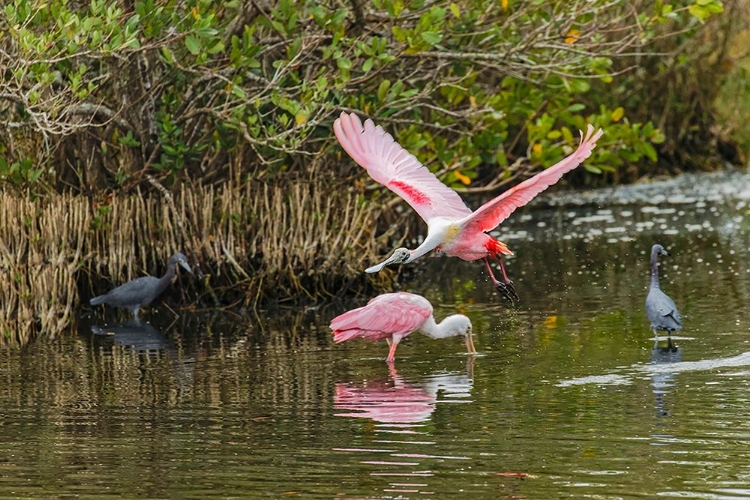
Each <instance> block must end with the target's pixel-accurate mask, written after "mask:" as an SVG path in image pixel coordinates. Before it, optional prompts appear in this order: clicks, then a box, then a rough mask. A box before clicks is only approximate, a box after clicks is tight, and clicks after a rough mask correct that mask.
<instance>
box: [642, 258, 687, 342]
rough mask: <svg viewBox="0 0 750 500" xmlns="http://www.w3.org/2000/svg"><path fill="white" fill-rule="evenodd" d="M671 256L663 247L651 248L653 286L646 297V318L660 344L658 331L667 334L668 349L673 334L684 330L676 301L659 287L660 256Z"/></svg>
mask: <svg viewBox="0 0 750 500" xmlns="http://www.w3.org/2000/svg"><path fill="white" fill-rule="evenodd" d="M660 255H669V252H667V251H666V250H665V249H664V247H663V246H661V245H659V244H656V245H654V246H652V247H651V285H650V286H649V289H648V295H647V296H646V316H648V319H649V321H651V330H653V332H654V337H655V339H656V341H655V342H654V347H656V346H657V344H658V343H659V333H658V330H662V331H665V332H667V342H668V344H667V347H668V348H672V332H679V331H680V330H681V329H682V320H681V318H680V313H679V311H678V310H677V306H676V305H675V303H674V300H672V298H671V297H670V296H669V295H667V294H666V293H664V292H663V291H662V290H661V287H660V286H659V262H658V260H659V256H660Z"/></svg>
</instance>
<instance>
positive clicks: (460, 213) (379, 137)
mask: <svg viewBox="0 0 750 500" xmlns="http://www.w3.org/2000/svg"><path fill="white" fill-rule="evenodd" d="M333 130H334V133H335V134H336V138H337V139H338V140H339V143H341V146H342V147H343V148H344V150H345V151H346V152H347V153H348V154H349V156H351V157H352V159H353V160H354V161H355V162H357V163H358V164H359V165H360V166H362V167H364V168H365V169H366V170H367V172H368V173H369V174H370V177H372V178H373V179H374V180H375V181H377V182H378V183H380V184H382V185H383V186H386V187H387V188H388V189H390V190H391V191H393V192H394V193H396V194H397V195H399V196H400V197H401V198H403V199H404V201H406V202H407V203H408V204H409V205H411V207H412V208H413V209H414V210H415V211H416V212H417V213H418V214H419V215H420V216H421V217H422V219H424V220H425V222H427V226H428V232H427V237H426V238H425V239H424V241H423V242H422V244H421V245H419V246H418V247H417V248H416V249H414V250H407V249H402V248H399V249H396V250H395V251H394V253H393V254H392V255H391V256H390V257H389V258H388V259H386V260H385V261H383V262H381V263H380V264H378V265H375V266H372V267H370V268H368V269H367V272H377V271H380V270H381V269H382V268H383V267H385V266H386V265H388V264H390V263H399V264H403V263H407V262H412V261H413V260H416V259H417V258H419V257H421V256H422V255H424V254H426V253H427V252H429V251H430V250H433V249H436V248H438V249H439V250H441V251H442V252H443V253H445V254H446V255H450V256H454V257H459V258H461V259H463V260H467V261H473V260H479V259H484V261H485V265H486V267H487V271H488V274H489V275H490V278H491V280H492V282H493V284H494V285H495V287H496V288H497V289H498V290H499V291H501V292H502V293H504V294H505V295H506V297H508V298H509V299H510V300H511V301H512V300H513V299H514V298H515V299H517V298H518V295H516V293H515V289H514V288H513V282H512V281H510V279H508V277H507V275H506V273H505V269H504V267H503V264H502V259H501V258H500V257H501V255H502V254H512V252H511V251H510V250H509V249H508V247H507V246H506V245H505V244H504V243H502V242H501V241H498V240H496V239H495V238H493V237H492V236H490V235H489V234H487V231H491V230H492V229H494V228H495V227H497V226H498V225H499V224H500V223H501V222H503V221H504V220H505V219H507V218H508V217H509V216H510V214H512V213H513V211H515V210H516V209H517V208H518V207H522V206H524V205H526V204H527V203H528V202H529V201H531V200H532V199H534V197H536V196H537V195H538V194H539V193H541V192H542V191H544V190H545V189H547V188H548V187H549V186H551V185H553V184H555V183H556V182H557V181H559V180H560V178H561V177H562V176H563V175H564V174H565V173H567V172H569V171H571V170H573V169H574V168H576V167H577V166H578V165H580V164H581V162H583V160H585V159H586V158H588V157H589V156H590V155H591V151H592V150H593V149H594V147H595V146H596V142H597V141H598V140H599V138H600V137H601V135H602V130H598V131H596V132H594V127H593V126H591V125H589V126H588V128H587V131H586V134H585V136H584V134H583V132H581V142H580V144H579V146H578V149H576V150H575V151H574V152H573V153H572V154H571V155H569V156H568V157H566V158H564V159H563V160H561V161H560V162H558V163H557V164H555V165H553V166H551V167H549V168H548V169H546V170H544V171H542V172H540V173H539V174H537V175H535V176H534V177H532V178H530V179H527V180H525V181H523V182H521V183H520V184H518V185H517V186H514V187H512V188H511V189H509V190H507V191H505V192H504V193H502V194H501V195H499V196H497V197H495V198H493V199H492V200H490V201H488V202H487V203H485V204H484V205H482V206H481V207H479V209H477V210H476V211H474V212H472V211H471V209H469V208H468V207H467V206H466V204H465V203H464V202H463V200H461V197H460V196H459V195H458V193H456V192H455V191H454V190H452V189H450V188H449V187H448V186H446V185H445V184H443V183H442V182H440V180H439V179H438V178H437V177H436V176H435V175H434V174H433V173H432V172H430V171H429V170H428V169H427V168H426V167H425V166H424V165H422V164H421V163H420V162H419V160H417V158H416V157H415V156H414V155H412V154H411V153H409V152H407V151H406V150H405V149H403V148H402V147H401V146H400V145H399V144H398V143H397V142H396V141H395V140H394V139H393V137H392V136H391V135H390V134H388V133H387V132H385V130H383V128H382V127H380V126H375V124H374V123H373V122H372V120H370V119H368V120H366V121H365V123H364V125H362V122H361V121H360V119H359V117H357V115H355V114H353V113H349V114H347V113H341V116H340V117H339V118H337V119H336V121H335V122H334V124H333ZM489 258H496V259H498V261H499V262H500V269H501V271H502V273H503V280H504V281H503V282H500V281H498V280H497V279H496V278H495V276H494V274H493V272H492V268H491V267H490V264H489V260H488V259H489Z"/></svg>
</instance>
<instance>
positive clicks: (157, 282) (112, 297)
mask: <svg viewBox="0 0 750 500" xmlns="http://www.w3.org/2000/svg"><path fill="white" fill-rule="evenodd" d="M178 264H179V265H180V266H182V267H183V268H184V269H185V270H186V271H187V272H189V273H190V274H193V270H192V269H190V266H189V265H188V263H187V258H186V257H185V256H184V255H183V254H181V253H180V252H177V253H175V254H174V255H172V256H171V257H170V258H169V262H168V263H167V271H166V272H165V273H164V276H162V277H161V278H155V277H153V276H142V277H140V278H136V279H134V280H131V281H128V282H127V283H125V284H124V285H120V286H118V287H117V288H115V289H114V290H111V291H109V292H107V293H105V294H104V295H99V296H98V297H94V298H93V299H91V300H90V301H89V303H90V304H91V305H92V306H98V305H99V304H105V305H108V306H110V307H119V308H123V309H130V311H131V312H132V313H133V317H134V318H135V321H136V322H139V321H140V319H139V318H138V312H139V311H140V309H141V308H142V307H146V306H148V305H149V304H151V302H153V301H154V299H156V298H157V297H158V296H159V295H161V294H162V293H163V292H164V290H166V289H167V287H168V286H169V283H170V282H171V281H172V278H174V275H175V266H177V265H178Z"/></svg>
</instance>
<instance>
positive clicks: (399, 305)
mask: <svg viewBox="0 0 750 500" xmlns="http://www.w3.org/2000/svg"><path fill="white" fill-rule="evenodd" d="M398 295H399V294H384V295H379V296H377V297H375V298H373V299H372V300H370V302H368V304H367V305H366V306H364V307H360V308H357V309H353V310H351V311H348V312H345V313H344V314H342V315H340V316H337V317H335V318H334V319H333V320H331V325H330V327H331V330H334V331H336V330H351V329H358V330H366V331H371V332H388V333H398V334H407V333H411V332H413V331H415V330H417V329H418V328H419V327H421V326H422V325H423V324H424V322H425V321H426V320H427V318H429V317H430V315H431V314H432V306H431V305H430V303H429V302H428V301H427V299H424V298H423V297H418V298H419V299H422V300H421V301H419V300H403V299H402V298H399V297H398ZM424 303H426V304H427V307H425V304H424Z"/></svg>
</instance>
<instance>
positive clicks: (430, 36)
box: [420, 31, 443, 45]
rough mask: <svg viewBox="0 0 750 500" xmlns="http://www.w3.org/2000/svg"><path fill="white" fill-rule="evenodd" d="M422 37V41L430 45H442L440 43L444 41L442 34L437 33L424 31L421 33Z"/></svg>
mask: <svg viewBox="0 0 750 500" xmlns="http://www.w3.org/2000/svg"><path fill="white" fill-rule="evenodd" d="M420 36H421V37H422V40H424V41H425V42H427V43H429V44H430V45H435V44H436V43H440V41H441V40H442V39H443V35H442V33H437V32H435V31H423V32H422V33H420Z"/></svg>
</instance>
